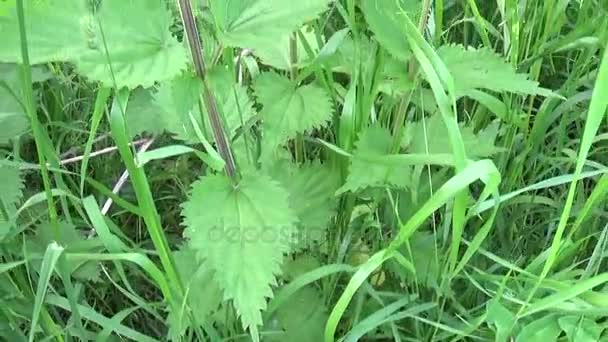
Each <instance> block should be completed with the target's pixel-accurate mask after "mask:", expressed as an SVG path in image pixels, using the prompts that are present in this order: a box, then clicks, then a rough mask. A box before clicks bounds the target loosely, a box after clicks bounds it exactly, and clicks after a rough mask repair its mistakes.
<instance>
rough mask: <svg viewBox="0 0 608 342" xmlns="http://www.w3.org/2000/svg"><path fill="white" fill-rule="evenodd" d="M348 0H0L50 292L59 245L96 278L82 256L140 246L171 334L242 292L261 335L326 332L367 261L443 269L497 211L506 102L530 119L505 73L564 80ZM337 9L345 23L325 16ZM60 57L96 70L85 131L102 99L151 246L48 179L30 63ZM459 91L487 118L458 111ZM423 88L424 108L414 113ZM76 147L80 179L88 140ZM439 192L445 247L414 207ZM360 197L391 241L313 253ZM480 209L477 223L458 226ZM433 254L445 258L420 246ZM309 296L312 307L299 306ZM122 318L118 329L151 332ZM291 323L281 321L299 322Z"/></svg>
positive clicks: (239, 310) (55, 64)
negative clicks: (171, 203)
mask: <svg viewBox="0 0 608 342" xmlns="http://www.w3.org/2000/svg"><path fill="white" fill-rule="evenodd" d="M346 3H347V6H346V7H344V6H343V5H342V4H341V3H339V2H333V1H329V0H302V1H290V0H289V1H288V0H240V1H236V0H234V1H229V0H209V1H207V2H200V1H196V2H195V3H192V4H191V3H190V1H187V0H179V1H177V2H176V3H173V2H168V1H167V2H166V1H162V0H121V1H110V0H102V1H81V0H35V1H26V2H25V4H23V11H20V6H21V1H17V2H15V1H7V2H3V3H2V4H1V6H2V7H0V9H1V12H0V37H2V43H1V45H0V62H2V63H4V64H2V65H1V67H2V85H3V87H1V88H0V97H1V99H2V101H0V127H2V129H1V130H0V144H3V145H4V146H10V145H11V144H12V145H13V146H18V145H19V137H21V140H24V139H26V138H27V136H29V134H28V132H30V130H31V131H32V133H33V136H34V138H35V140H36V146H37V148H38V150H37V152H38V156H39V158H40V161H41V164H40V165H42V167H41V172H42V173H43V178H44V180H45V189H46V191H47V192H46V195H47V196H46V197H45V196H42V197H40V196H39V197H38V198H37V201H38V202H41V201H43V200H41V198H46V200H47V203H48V205H49V212H50V213H51V214H50V215H49V216H48V218H47V217H41V218H39V219H40V220H41V221H42V223H41V224H40V225H39V226H38V232H37V233H36V234H35V235H34V237H28V239H30V238H31V239H32V241H31V246H32V248H33V250H34V251H38V253H40V254H41V255H43V258H42V260H43V262H42V264H40V262H38V263H37V264H36V266H34V269H38V270H39V272H40V275H39V277H38V282H39V284H42V285H40V286H39V287H38V290H39V291H42V293H44V292H46V286H48V283H49V279H50V276H51V272H50V271H49V270H52V269H53V267H54V266H55V265H58V266H57V267H58V269H61V272H64V273H61V274H62V275H65V274H68V276H67V278H70V277H69V274H70V273H72V274H73V275H72V276H73V277H77V275H75V272H80V273H79V274H80V275H82V276H83V279H87V273H86V271H87V270H86V269H84V270H83V268H82V264H83V263H84V264H86V265H89V271H90V273H93V274H94V273H95V272H98V269H97V268H98V266H96V265H95V264H94V263H93V264H92V265H91V262H92V261H104V260H105V261H108V260H112V261H130V262H134V263H136V264H138V265H140V266H141V267H142V268H143V269H144V270H145V271H146V273H147V274H148V275H149V277H150V278H151V279H153V282H154V283H155V284H156V285H157V287H158V288H159V289H160V291H161V292H162V294H163V296H164V298H165V300H166V303H167V305H168V310H169V316H168V321H167V322H168V323H167V324H168V326H169V329H170V334H171V336H172V337H175V338H178V337H179V336H182V335H183V334H185V333H186V332H189V333H191V332H192V331H194V332H195V333H201V332H203V331H204V333H202V334H203V335H201V336H213V331H215V330H214V324H219V323H218V322H222V321H223V320H226V319H227V318H226V317H229V316H230V315H234V313H235V314H236V316H235V317H238V319H239V320H240V322H241V324H242V329H243V330H244V331H247V332H248V334H250V335H251V337H252V338H253V339H254V340H258V339H259V335H260V329H261V327H264V329H271V328H276V329H282V330H284V331H285V333H286V334H288V335H287V336H299V337H300V338H302V335H305V336H306V338H307V340H314V341H319V340H321V339H322V338H323V336H322V334H323V331H324V336H325V339H326V340H333V338H334V335H335V333H336V330H337V328H338V325H339V322H340V320H341V319H342V318H343V316H344V314H345V312H346V310H347V307H348V305H349V303H350V302H351V299H352V298H353V296H354V295H355V293H356V292H357V290H358V289H359V287H360V286H361V285H362V284H363V283H364V281H366V279H368V280H370V281H372V282H373V283H374V284H381V283H382V282H383V281H384V280H383V279H384V278H385V277H387V276H390V277H393V276H394V277H401V278H403V279H407V278H408V277H411V275H412V274H418V275H419V276H420V275H421V274H426V276H424V277H423V278H419V279H422V281H423V283H424V286H428V287H429V288H434V289H435V291H438V292H441V291H446V290H445V289H446V288H447V287H449V282H450V280H451V279H453V278H454V277H455V276H456V275H457V274H458V273H459V272H460V271H461V270H462V268H463V267H464V265H465V264H466V263H467V262H468V260H470V259H471V258H472V256H473V254H474V253H475V252H476V250H477V249H478V248H479V246H480V245H481V244H482V242H483V240H484V239H485V237H486V236H487V235H488V233H489V231H490V229H491V227H492V224H493V219H494V215H495V214H496V210H497V206H495V205H494V200H495V198H493V196H495V195H496V194H497V189H498V185H499V183H500V174H499V172H498V170H497V169H496V167H495V166H494V163H493V162H492V160H491V159H488V158H489V157H491V156H493V155H494V154H496V153H498V152H500V151H501V148H499V147H496V146H495V145H494V141H495V139H496V137H497V135H498V134H500V131H501V124H503V123H508V124H510V125H523V122H521V120H522V117H521V115H520V113H512V112H509V110H508V108H507V107H506V106H505V105H504V104H503V102H502V101H501V100H499V99H497V97H496V94H497V93H503V94H504V93H512V94H513V95H512V101H521V99H519V98H518V95H531V94H533V95H541V96H554V94H553V93H551V92H550V91H548V90H546V89H543V88H540V87H539V86H538V84H537V83H536V82H534V81H531V80H529V79H528V77H527V76H526V75H524V74H520V73H517V72H515V70H514V68H513V67H512V65H511V64H509V63H508V62H507V61H505V60H504V59H503V58H502V57H501V56H500V55H499V54H497V53H496V52H494V51H491V50H490V49H488V48H482V49H474V48H471V47H465V46H462V45H453V44H452V45H444V46H440V47H439V48H433V47H432V46H431V44H430V43H429V42H428V41H429V39H428V36H429V34H430V31H429V30H427V28H428V25H429V24H428V12H429V11H428V9H429V8H428V4H429V1H425V2H423V3H420V2H418V1H416V0H403V1H393V0H390V1H382V0H362V1H359V2H358V3H357V4H355V1H347V2H346ZM330 13H331V14H332V15H331V18H333V19H332V20H342V21H343V22H344V23H346V25H345V27H346V28H344V29H341V30H334V31H333V32H332V34H331V35H329V36H326V34H325V32H326V27H327V25H331V23H330V22H329V18H330V15H329V14H330ZM353 13H361V14H362V17H361V18H359V17H356V16H355V15H354V14H353ZM335 18H338V19H335ZM358 21H365V22H366V23H367V25H368V28H369V30H362V29H361V28H360V27H359V26H358V25H357V24H356V22H358ZM65 70H70V72H73V73H76V74H77V75H79V77H81V78H82V79H84V80H86V81H87V82H89V83H91V84H96V85H98V89H97V91H96V99H95V108H94V111H93V115H92V117H90V118H87V120H90V122H91V132H90V135H89V139H88V141H87V145H86V150H87V151H88V153H90V151H91V147H92V144H93V140H94V138H95V136H96V133H97V130H98V129H99V127H100V126H101V123H102V122H103V120H104V117H105V118H107V120H108V122H109V126H110V129H111V130H110V131H111V135H112V137H113V139H114V141H115V143H116V146H117V147H118V150H119V152H120V155H121V157H122V159H123V161H124V163H125V164H126V166H127V169H128V172H129V176H130V181H131V183H132V184H133V188H134V191H135V195H136V197H137V203H138V204H137V206H134V205H129V203H125V201H122V202H120V203H119V202H117V204H118V205H120V206H125V207H126V208H127V210H130V211H131V212H133V213H134V214H136V215H139V216H141V217H142V218H143V220H144V222H145V225H146V227H147V229H148V232H149V235H150V237H151V239H152V241H153V243H154V247H155V249H156V254H157V256H158V259H159V260H160V263H161V266H162V267H161V268H158V267H157V266H155V265H154V263H152V262H151V261H150V260H149V259H148V258H147V257H145V256H144V255H143V254H137V255H138V256H137V257H135V256H134V255H135V254H136V253H135V252H133V251H132V250H131V249H130V248H129V247H128V246H127V245H126V244H125V242H122V240H121V238H119V236H118V235H116V232H115V231H114V229H113V228H112V229H108V223H107V222H108V219H107V218H104V217H102V215H101V212H100V210H99V208H98V206H97V204H96V202H95V200H94V199H93V198H92V197H86V198H84V199H83V200H80V199H79V198H77V197H76V198H73V197H74V196H70V195H67V194H65V193H57V194H54V193H52V191H51V190H50V185H49V184H48V182H49V181H50V179H51V176H50V173H49V168H51V171H52V172H53V173H54V172H55V171H53V169H54V168H55V169H56V167H58V166H59V165H58V164H57V160H52V159H49V157H48V156H49V155H50V154H52V152H53V151H48V150H45V147H44V146H45V144H44V143H43V142H42V141H41V140H40V139H42V140H44V139H43V137H44V129H43V125H42V124H41V122H40V120H39V118H38V116H37V115H36V103H35V100H36V97H35V93H32V92H31V90H32V88H31V85H32V83H33V82H47V81H48V80H50V79H54V78H55V79H57V78H59V77H65V76H62V75H65V74H64V71H65ZM19 71H21V75H22V77H21V79H20V77H19ZM20 80H21V86H20V83H19V82H20ZM62 81H65V79H63V80H62ZM23 85H25V86H23ZM28 89H29V92H28ZM464 100H466V101H475V102H477V103H478V104H479V105H480V108H482V109H483V110H487V111H488V112H490V113H492V114H493V115H492V116H489V117H494V118H496V120H494V121H485V122H478V123H476V125H475V126H473V124H474V123H469V124H463V123H459V122H458V120H457V118H458V117H459V115H457V114H461V113H460V105H459V104H460V102H461V101H464ZM380 103H383V105H382V106H380V105H379V104H380ZM106 108H108V109H107V110H106ZM412 109H419V110H421V112H422V113H426V114H427V116H426V117H424V115H423V117H420V118H419V119H418V120H414V119H413V118H412V116H411V115H410V113H411V112H412V111H411V110H412ZM105 114H107V115H105ZM164 132H168V133H169V134H170V135H171V136H172V137H173V139H174V141H176V143H175V144H173V145H168V146H165V147H160V148H157V149H154V150H151V151H147V152H143V153H135V152H134V150H133V149H132V148H131V147H130V143H131V142H132V141H133V140H134V139H135V138H136V137H137V136H140V135H146V136H150V135H159V134H162V133H164ZM6 151H7V154H8V152H9V150H8V149H7V150H6ZM186 153H188V154H194V155H196V156H198V157H200V160H201V162H202V164H203V165H204V168H203V171H202V174H197V175H195V176H196V177H198V180H197V181H195V182H194V183H193V184H192V185H191V189H190V192H189V197H188V199H187V201H186V202H184V203H183V204H182V206H181V214H182V216H183V225H184V227H185V230H184V233H183V237H184V239H183V243H182V246H183V247H181V248H180V249H179V250H176V251H172V250H171V246H170V245H169V243H168V241H167V238H166V236H165V233H164V231H163V229H162V225H161V217H160V214H159V212H158V211H157V208H156V205H155V202H154V196H153V195H154V194H153V193H152V191H151V189H150V186H149V184H148V180H147V175H146V173H145V170H144V166H145V165H147V163H148V162H149V161H151V160H156V159H164V158H169V157H174V156H177V155H182V154H186ZM15 165H18V164H16V163H15V162H12V161H9V160H5V161H3V163H2V164H1V166H0V199H1V203H2V212H1V213H2V215H1V216H0V217H1V218H2V220H1V221H0V237H1V238H2V239H4V241H5V242H6V243H10V242H9V241H15V239H20V237H19V234H20V233H22V232H23V229H21V228H19V225H17V224H16V223H17V222H18V219H19V215H20V214H21V213H22V212H20V211H19V210H18V209H17V208H18V207H19V205H20V203H22V189H23V179H22V178H21V177H22V175H21V173H22V172H20V170H19V168H17V167H16V166H15ZM46 165H49V166H48V167H47V166H46ZM82 167H83V168H82V173H81V177H82V182H81V184H80V187H81V192H82V189H84V184H85V179H84V178H85V177H83V175H84V174H85V173H86V168H87V166H86V159H85V162H84V163H83V166H82ZM193 172H194V171H193ZM431 174H432V177H431ZM54 179H56V178H54ZM54 196H59V197H61V198H63V200H64V201H65V198H67V199H68V201H69V202H70V203H72V205H74V206H76V207H78V208H80V209H79V210H82V209H84V212H86V214H87V216H88V217H89V220H90V222H91V224H92V225H93V226H94V227H95V232H96V234H97V237H95V238H93V239H97V238H99V239H100V240H95V241H99V244H98V245H95V246H94V247H90V246H88V247H87V246H86V243H83V242H84V241H86V239H85V238H84V237H83V236H81V235H80V234H79V233H78V232H77V231H76V230H75V228H74V227H73V225H70V224H68V223H66V222H65V221H64V220H62V219H61V218H59V217H58V216H59V215H58V213H57V210H56V209H52V210H51V209H50V208H54V205H55V204H54V200H52V198H53V197H54ZM119 200H120V199H119V198H117V199H116V201H119ZM371 203H374V204H373V205H372V204H371ZM445 204H449V213H450V214H449V215H447V214H446V217H447V218H448V220H450V221H451V228H450V232H449V236H450V238H449V240H448V241H447V243H446V244H445V246H444V247H441V246H440V247H438V246H437V245H436V244H434V243H433V241H432V240H429V237H430V238H431V239H432V236H431V235H429V233H425V232H424V231H427V229H424V230H421V229H419V228H420V227H422V226H424V227H427V226H428V225H429V220H428V219H429V217H431V216H432V215H433V213H434V212H435V211H437V210H438V209H440V208H442V207H443V206H444V205H445ZM62 205H68V204H66V203H62ZM365 211H367V212H372V211H374V212H378V213H381V214H379V215H378V217H379V218H378V222H377V224H376V225H375V226H376V227H377V228H378V229H379V231H380V236H381V237H382V239H381V240H380V243H376V244H375V245H374V246H371V249H370V247H367V249H365V251H364V252H359V254H358V256H356V257H355V258H354V259H357V260H356V261H355V262H353V263H351V264H352V265H353V266H346V265H341V264H331V265H325V266H322V264H321V261H322V260H332V262H333V261H337V262H338V263H341V262H346V261H347V260H345V258H347V256H345V253H346V251H345V250H344V246H343V242H342V241H343V239H344V236H346V235H348V234H352V229H353V228H351V227H352V226H355V225H356V224H361V223H360V222H359V221H358V219H359V218H361V217H363V216H364V215H363V212H365ZM446 213H447V212H446ZM481 218H483V219H481ZM469 224H470V225H473V226H475V227H477V229H476V230H475V231H474V233H471V234H472V235H471V242H470V243H469V244H468V245H467V247H466V248H465V247H463V245H461V242H462V236H463V234H464V231H465V227H466V226H467V225H469ZM51 241H56V242H58V244H55V243H52V242H51ZM83 244H84V245H85V246H83ZM406 247H407V248H406ZM437 248H444V250H445V251H447V253H445V254H443V253H442V252H439V251H438V249H437ZM463 248H464V250H463ZM93 252H95V253H97V254H91V253H93ZM100 253H101V254H100ZM104 253H106V254H105V255H106V256H105V257H104V256H103V255H104ZM120 253H122V254H120ZM129 253H131V254H129ZM60 255H61V256H60ZM87 255H88V256H87ZM112 255H114V256H112ZM313 255H314V257H313ZM425 255H429V256H433V257H432V258H433V261H428V260H427V261H426V262H422V261H421V260H422V259H424V258H423V256H425ZM437 257H439V258H441V261H438V259H437ZM416 260H418V261H417V262H416ZM422 264H424V265H422ZM355 266H356V267H355ZM12 267H18V265H16V264H15V265H14V266H12ZM423 267H425V268H423ZM441 267H442V268H443V269H441V270H440V268H441ZM96 269H97V270H96ZM161 269H162V271H161ZM2 271H4V270H2ZM340 272H346V273H349V272H354V273H353V274H352V276H351V278H350V281H349V282H348V284H347V285H346V286H345V287H343V286H341V285H340V286H338V287H337V288H336V283H333V282H327V283H325V284H324V286H325V287H326V288H330V289H333V290H331V291H332V292H333V291H334V290H337V291H339V293H341V295H340V297H339V299H338V300H337V301H332V302H324V300H323V297H322V296H321V294H320V293H319V289H318V287H317V286H315V283H317V282H323V281H324V280H323V278H324V277H326V276H328V275H332V274H337V273H340ZM441 273H442V276H440V274H441ZM333 279H336V278H333ZM64 283H65V286H66V289H69V288H73V286H72V284H70V283H69V282H68V281H66V280H65V279H64ZM39 294H40V293H39ZM43 297H44V296H42V297H41V298H43ZM36 298H39V297H36ZM68 299H69V300H67V301H61V300H59V299H57V297H53V296H51V295H49V297H48V298H47V305H54V306H59V307H63V308H64V309H68V310H71V312H72V314H73V315H74V317H76V318H78V317H84V318H86V319H89V320H92V321H94V322H97V323H98V324H102V323H100V322H98V321H95V320H96V319H97V318H96V317H97V316H95V315H91V314H90V309H88V308H84V307H82V306H79V305H77V304H76V302H75V300H76V298H72V297H70V298H68ZM269 301H270V302H269ZM42 303H43V302H42V299H41V300H40V302H38V301H36V303H35V305H34V317H35V318H34V319H32V329H31V330H32V336H33V334H34V333H35V331H36V324H37V323H38V322H40V324H41V325H42V327H43V329H45V330H46V331H47V332H52V331H54V330H53V329H56V327H55V328H54V326H53V325H52V323H49V316H48V313H46V311H45V309H44V308H43V307H42ZM286 303H287V304H286ZM328 306H331V307H333V309H332V310H331V311H330V310H329V309H328ZM306 310H308V311H307V312H309V313H310V314H309V315H308V316H306V317H303V316H298V312H304V311H306ZM79 312H80V313H79ZM78 313H79V315H78ZM36 315H38V316H39V317H41V318H40V319H39V318H38V316H36ZM77 320H78V319H77ZM51 322H52V321H51ZM80 325H81V323H80V321H79V320H78V323H75V326H76V327H78V326H80ZM120 327H121V329H122V330H120V331H117V332H118V333H120V334H123V335H124V336H128V337H130V338H135V339H138V338H142V336H141V335H138V333H137V332H134V331H132V330H130V329H129V328H124V327H123V326H120ZM370 329H371V328H370ZM359 333H360V331H359ZM205 334H207V335H205ZM285 336H286V335H279V337H276V338H277V339H278V340H291V339H290V338H288V337H285ZM353 336H354V335H353ZM353 336H351V338H355V337H353ZM144 337H145V336H144ZM265 338H266V339H268V340H271V339H273V336H272V335H268V336H267V337H265Z"/></svg>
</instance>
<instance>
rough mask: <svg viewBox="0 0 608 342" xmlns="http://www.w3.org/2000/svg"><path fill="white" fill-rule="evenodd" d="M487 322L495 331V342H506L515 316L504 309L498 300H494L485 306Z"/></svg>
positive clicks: (513, 325) (514, 321)
mask: <svg viewBox="0 0 608 342" xmlns="http://www.w3.org/2000/svg"><path fill="white" fill-rule="evenodd" d="M487 312H488V317H487V321H488V322H489V323H491V324H492V325H493V326H494V328H495V331H496V339H495V341H496V342H506V341H508V338H509V336H510V334H511V331H512V330H513V328H514V327H515V323H516V320H515V315H513V313H511V312H510V311H509V310H508V309H507V308H505V307H504V306H503V305H502V304H500V302H499V301H498V299H494V300H493V301H492V302H490V303H488V305H487Z"/></svg>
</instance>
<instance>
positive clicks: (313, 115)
mask: <svg viewBox="0 0 608 342" xmlns="http://www.w3.org/2000/svg"><path fill="white" fill-rule="evenodd" d="M255 94H256V96H257V98H258V101H259V102H260V103H261V104H262V105H263V108H262V111H261V112H260V116H261V118H262V120H264V127H265V132H264V133H265V136H264V144H265V146H266V147H269V148H271V149H272V148H274V147H277V146H279V145H281V144H282V143H284V142H286V141H287V140H288V139H290V138H293V137H295V136H296V135H297V133H304V132H307V131H310V130H312V129H314V128H319V127H322V126H324V125H325V124H327V122H328V121H329V120H330V119H331V115H332V112H333V108H332V104H331V100H330V98H329V96H328V95H327V93H326V92H325V91H324V90H323V89H322V88H320V87H317V86H316V85H314V84H308V85H304V86H301V87H296V85H295V84H293V82H292V81H290V80H289V79H287V78H285V77H283V76H280V75H278V74H276V73H274V72H267V73H264V74H262V75H260V76H259V77H258V79H257V80H256V83H255ZM266 152H269V151H266Z"/></svg>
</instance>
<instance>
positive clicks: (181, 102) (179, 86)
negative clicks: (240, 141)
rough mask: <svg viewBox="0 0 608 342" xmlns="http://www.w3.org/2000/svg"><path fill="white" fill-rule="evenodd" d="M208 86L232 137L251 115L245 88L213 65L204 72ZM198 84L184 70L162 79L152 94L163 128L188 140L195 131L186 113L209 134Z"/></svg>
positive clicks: (190, 140) (176, 136) (193, 135)
mask: <svg viewBox="0 0 608 342" xmlns="http://www.w3.org/2000/svg"><path fill="white" fill-rule="evenodd" d="M207 77H208V80H209V84H210V87H211V89H212V92H213V94H214V95H215V98H216V101H217V104H218V109H219V110H220V111H221V114H222V116H223V118H224V128H225V129H226V130H227V131H228V132H229V136H230V137H234V135H235V133H236V131H237V129H238V128H239V127H241V126H242V124H243V123H247V122H248V121H249V120H251V118H252V117H253V116H254V115H255V111H254V109H253V101H251V99H250V98H249V95H248V94H247V90H246V89H245V87H243V86H242V85H240V84H237V83H236V82H235V81H234V80H233V79H232V77H231V75H230V73H229V71H228V70H227V69H224V68H221V67H216V68H213V69H211V70H209V71H208V74H207ZM201 91H202V84H201V82H200V80H199V79H198V77H197V76H196V75H194V74H191V73H184V74H182V75H180V76H178V77H176V78H174V79H173V80H171V81H169V82H165V83H163V84H162V85H161V87H160V88H159V91H158V92H157V93H156V94H155V95H154V96H155V103H156V105H157V106H158V107H160V108H161V109H162V111H163V116H162V120H163V122H164V124H165V126H166V129H167V130H168V131H170V132H171V133H173V134H175V138H176V139H179V140H184V141H186V142H188V143H198V142H199V138H198V137H197V134H196V131H195V129H194V127H193V125H192V122H191V120H190V113H192V114H193V117H194V118H195V119H196V121H197V123H198V125H199V127H200V128H201V129H202V130H203V132H206V133H207V136H208V137H211V136H213V135H212V134H211V128H210V127H211V126H210V123H209V119H208V117H209V116H208V115H207V112H206V107H205V106H202V110H203V113H202V116H203V117H204V118H205V121H204V123H203V121H202V119H201V114H200V108H199V106H198V100H199V98H200V94H201Z"/></svg>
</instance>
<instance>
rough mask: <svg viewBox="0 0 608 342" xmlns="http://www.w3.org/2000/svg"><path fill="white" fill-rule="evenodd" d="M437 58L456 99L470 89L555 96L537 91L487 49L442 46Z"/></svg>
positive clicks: (542, 90)
mask: <svg viewBox="0 0 608 342" xmlns="http://www.w3.org/2000/svg"><path fill="white" fill-rule="evenodd" d="M437 54H438V55H439V57H440V58H441V59H442V61H443V63H444V64H445V66H446V68H447V69H448V70H449V71H450V74H452V78H453V79H454V85H455V87H456V89H455V90H456V94H455V95H456V96H462V95H466V93H467V92H468V91H470V90H474V89H489V90H493V91H497V92H502V91H506V92H513V93H519V94H531V95H534V94H538V95H543V96H555V94H553V93H552V92H551V91H550V90H547V89H544V88H541V87H539V86H538V82H536V81H532V80H530V79H528V75H526V74H518V73H516V72H515V70H513V67H512V66H511V65H509V64H508V63H507V62H506V61H505V60H504V58H503V57H501V56H500V55H498V54H497V53H495V52H494V51H492V50H490V49H488V48H482V49H479V50H476V49H473V48H470V47H469V48H465V47H464V46H462V45H444V46H442V47H440V48H439V49H438V50H437Z"/></svg>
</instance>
